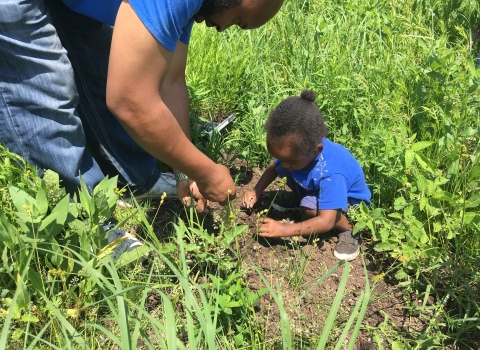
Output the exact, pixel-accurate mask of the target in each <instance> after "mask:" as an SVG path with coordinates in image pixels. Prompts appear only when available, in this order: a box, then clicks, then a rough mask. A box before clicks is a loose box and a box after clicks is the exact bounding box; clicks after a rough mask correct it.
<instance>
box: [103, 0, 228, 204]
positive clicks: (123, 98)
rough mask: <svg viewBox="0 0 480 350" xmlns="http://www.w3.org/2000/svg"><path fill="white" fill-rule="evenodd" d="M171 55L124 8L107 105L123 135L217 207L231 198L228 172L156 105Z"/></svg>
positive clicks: (115, 35)
mask: <svg viewBox="0 0 480 350" xmlns="http://www.w3.org/2000/svg"><path fill="white" fill-rule="evenodd" d="M172 58H173V53H172V52H170V51H168V50H167V49H166V48H165V47H163V46H162V45H161V44H160V43H159V42H158V41H157V40H156V39H155V38H154V37H153V36H152V34H151V33H150V32H149V31H148V30H147V28H145V26H144V25H143V23H142V22H141V21H140V19H139V18H138V16H137V15H136V14H135V12H134V11H133V9H132V8H131V6H130V5H129V4H128V2H126V1H123V2H122V4H121V5H120V8H119V11H118V14H117V20H116V22H115V27H114V31H113V39H112V47H111V52H110V61H109V69H108V80H107V104H108V106H109V108H110V110H111V111H112V112H113V113H114V114H115V115H116V116H117V118H118V119H119V121H120V122H121V123H122V125H123V126H124V128H125V129H126V130H127V132H128V133H129V134H130V135H131V136H132V138H133V139H134V140H135V141H136V142H137V143H138V144H139V145H141V146H142V147H143V148H144V149H145V150H146V151H147V152H149V153H150V154H152V155H153V156H154V157H156V158H158V159H160V160H162V161H163V162H165V163H167V164H169V165H170V166H172V167H173V168H174V169H178V170H180V171H182V172H184V173H185V174H187V175H188V176H189V177H191V178H194V179H196V181H197V184H198V187H199V189H200V191H201V192H202V194H203V195H204V196H205V197H206V198H207V199H210V200H213V201H218V202H220V203H221V204H226V203H227V202H228V193H229V191H230V198H234V196H235V186H234V183H233V180H232V178H231V177H230V174H229V171H228V169H227V168H225V167H224V166H222V165H219V164H215V163H214V162H213V161H212V160H210V159H209V158H208V157H207V156H206V155H204V154H203V153H201V152H200V151H199V150H198V149H197V148H196V147H195V146H194V145H193V144H192V143H191V142H190V140H189V139H188V137H187V136H186V135H185V133H184V132H183V131H182V128H181V127H180V125H179V123H178V122H177V120H176V119H175V117H174V116H173V114H172V112H171V111H170V110H169V108H168V107H167V105H166V104H165V103H164V101H163V100H162V96H161V87H162V84H163V83H164V81H165V79H166V77H167V75H168V72H169V70H170V68H171V66H172Z"/></svg>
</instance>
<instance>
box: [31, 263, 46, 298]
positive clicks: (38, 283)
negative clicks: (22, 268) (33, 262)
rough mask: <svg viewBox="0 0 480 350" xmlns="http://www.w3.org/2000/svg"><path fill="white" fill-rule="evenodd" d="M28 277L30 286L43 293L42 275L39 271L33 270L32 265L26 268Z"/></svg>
mask: <svg viewBox="0 0 480 350" xmlns="http://www.w3.org/2000/svg"><path fill="white" fill-rule="evenodd" d="M28 279H29V281H30V285H31V286H32V288H34V289H35V290H37V291H39V292H40V293H45V288H44V286H43V279H42V276H41V275H40V273H38V272H37V271H35V270H34V269H33V267H30V268H29V269H28Z"/></svg>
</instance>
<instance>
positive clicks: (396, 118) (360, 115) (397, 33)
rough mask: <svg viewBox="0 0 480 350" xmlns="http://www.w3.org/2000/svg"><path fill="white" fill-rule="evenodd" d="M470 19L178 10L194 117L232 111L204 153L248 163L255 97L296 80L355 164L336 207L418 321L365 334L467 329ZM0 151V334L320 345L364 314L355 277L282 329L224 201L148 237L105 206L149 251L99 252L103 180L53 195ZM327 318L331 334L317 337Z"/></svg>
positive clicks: (441, 11) (277, 94) (478, 93)
mask: <svg viewBox="0 0 480 350" xmlns="http://www.w3.org/2000/svg"><path fill="white" fill-rule="evenodd" d="M479 21H480V5H479V3H478V1H476V0H463V1H433V0H419V1H396V2H388V1H370V2H365V1H355V0H344V1H341V2H332V1H321V0H319V1H316V0H315V1H314V0H304V1H301V0H296V1H293V0H292V1H286V3H285V4H284V7H283V8H282V10H281V12H280V13H279V15H277V16H276V17H275V18H274V19H273V20H272V21H270V22H269V23H267V25H265V26H264V27H262V28H260V29H258V30H254V31H246V32H245V31H241V30H238V29H236V28H231V29H229V30H227V31H226V32H224V33H222V34H217V33H216V32H215V31H214V30H213V29H209V28H206V27H205V26H195V27H194V32H193V35H192V40H191V45H190V49H189V61H188V70H187V81H188V85H189V90H190V94H191V107H192V116H194V122H195V123H199V122H201V120H208V119H213V120H218V119H219V118H221V116H226V115H228V114H230V113H231V112H232V111H235V112H236V113H237V118H236V119H235V121H234V123H233V128H232V129H231V130H230V132H229V133H228V134H225V137H223V138H222V137H219V135H216V137H214V138H211V139H207V140H203V141H202V144H199V147H200V148H201V149H202V150H204V151H205V152H206V153H207V154H208V155H209V156H210V157H211V158H212V159H214V160H216V161H223V160H224V159H228V158H229V157H228V156H236V157H239V158H242V159H245V160H246V161H247V162H248V164H249V165H251V166H258V165H259V166H261V165H265V164H266V163H267V162H268V161H269V160H270V157H269V155H268V153H267V151H266V147H265V133H264V130H263V124H264V122H265V120H266V118H267V116H268V113H269V111H270V110H271V109H272V107H273V106H275V105H276V104H278V103H279V102H280V101H281V100H282V99H283V98H285V97H287V96H290V95H298V94H299V93H300V91H301V90H302V89H306V88H308V89H313V90H314V91H316V92H317V93H318V98H317V103H318V106H319V107H320V108H321V110H322V112H323V113H324V115H325V118H326V121H327V125H328V127H329V138H330V139H332V140H333V141H335V142H338V143H341V144H343V145H345V146H346V147H347V148H349V149H350V151H351V152H352V153H353V154H354V155H355V156H356V158H357V159H358V160H359V162H360V163H361V164H362V166H363V168H364V171H365V174H366V177H367V181H368V184H369V186H370V188H371V189H372V192H373V204H372V207H370V208H366V207H365V206H363V207H360V208H359V209H358V210H357V211H355V212H353V213H351V215H352V217H354V218H355V221H356V222H357V225H356V229H365V230H367V231H368V232H369V234H370V235H371V238H372V241H373V242H374V243H373V244H374V245H373V247H372V249H374V251H372V252H371V253H372V254H374V255H373V257H374V258H375V259H378V260H379V261H380V260H381V261H383V262H385V266H390V268H385V271H383V272H384V273H385V274H386V275H387V276H388V277H390V278H396V280H397V281H398V283H399V284H401V285H402V286H403V290H404V293H405V295H406V296H408V297H409V298H407V299H410V297H411V296H413V297H414V299H413V300H421V301H422V303H421V304H420V305H418V304H411V305H410V304H407V305H406V306H405V307H406V310H407V311H408V312H411V313H412V314H415V313H418V312H421V313H422V316H421V317H422V318H423V321H424V322H425V323H426V324H428V326H427V327H426V329H425V330H423V331H422V332H418V333H415V332H413V333H410V334H405V333H403V332H402V330H401V329H399V328H397V327H396V325H395V324H394V323H393V322H392V321H391V320H390V319H389V318H388V316H385V321H384V322H383V323H382V324H381V325H379V326H378V327H375V328H369V329H368V331H369V333H370V334H372V339H373V340H374V342H376V343H377V345H379V346H380V345H382V346H384V347H386V348H398V349H400V348H412V349H413V348H415V349H416V348H446V347H451V348H453V347H454V346H456V347H458V348H462V349H464V348H465V349H469V348H474V346H475V345H478V338H479V337H478V335H479V334H480V298H479V293H478V290H479V289H480V274H479V271H478V266H480V233H479V232H480V214H479V213H480V210H479V206H480V195H479V190H480V164H479V156H480V151H479V147H480V146H479V145H480V133H479V130H480V122H479V119H480V89H479V88H478V85H479V84H480V71H479V70H476V69H475V66H474V61H475V58H476V57H477V55H478V50H479V49H480V45H479V44H477V46H476V47H475V48H471V47H470V41H469V40H470V37H471V30H472V29H473V28H475V26H476V25H477V23H478V22H479ZM193 129H194V131H195V127H194V128H193ZM193 135H194V137H196V135H195V132H193ZM195 139H196V140H197V141H198V142H200V139H199V138H195ZM0 160H1V161H0V256H1V259H2V266H1V267H0V286H1V287H0V288H1V290H0V296H1V299H0V325H1V326H2V332H1V334H0V348H12V349H34V348H38V349H51V348H62V349H63V348H67V349H77V348H82V349H83V348H85V349H87V348H89V349H97V348H105V349H113V348H115V346H117V347H120V348H122V349H129V348H136V347H137V346H138V345H139V344H143V345H142V346H143V347H144V348H151V349H156V348H168V349H171V348H176V347H178V348H186V347H187V344H188V348H190V349H192V348H209V349H213V348H222V349H237V348H238V349H240V348H249V349H273V348H275V349H276V348H284V349H293V348H298V347H299V345H298V344H304V345H301V346H300V347H302V348H318V349H321V348H324V346H325V347H326V348H332V349H333V348H340V347H341V345H342V342H343V340H344V339H347V337H348V339H352V335H353V336H354V335H355V334H358V331H359V330H360V329H361V327H363V324H362V318H363V315H364V314H365V310H366V307H367V306H368V302H369V301H370V297H371V296H370V286H369V285H366V286H365V290H364V291H363V292H362V294H361V295H360V297H359V301H358V303H357V305H356V306H355V311H356V312H354V313H352V317H351V318H350V319H348V320H347V322H346V323H344V324H341V325H340V324H338V323H337V320H336V311H337V310H336V308H335V307H332V308H331V310H328V312H330V313H328V312H327V313H328V316H327V315H326V317H325V318H326V324H325V325H324V329H325V330H326V331H325V332H324V333H322V334H318V337H317V338H315V339H313V338H312V339H309V340H308V341H307V340H306V339H301V338H299V337H298V335H296V334H295V333H294V331H293V330H292V329H291V328H290V323H289V320H288V315H287V313H286V312H285V309H284V307H283V305H282V298H281V295H282V290H281V289H280V288H278V287H277V286H271V285H269V284H268V283H266V286H267V287H266V288H265V289H263V290H261V291H259V292H257V293H251V292H250V291H249V289H248V287H247V286H246V285H245V284H244V274H245V271H244V270H243V269H242V268H241V264H240V259H239V256H238V252H236V251H235V249H233V248H232V247H234V246H235V244H233V243H235V242H236V240H237V239H238V238H239V237H241V236H242V235H244V234H246V232H245V231H244V228H242V227H237V226H236V225H235V223H234V222H232V220H231V217H230V213H234V210H233V211H227V213H226V217H225V218H223V221H222V222H221V223H220V226H221V234H220V235H219V236H218V237H215V236H214V235H213V234H212V233H209V232H207V231H206V230H204V229H203V227H202V225H201V223H200V221H199V220H198V219H197V218H195V215H194V213H189V214H190V215H189V217H190V220H188V222H186V223H183V222H174V223H173V224H175V225H174V226H172V227H174V230H175V233H176V236H175V237H174V238H172V240H171V241H170V242H160V241H159V240H158V239H157V238H156V237H155V234H154V233H153V230H152V226H151V223H150V222H149V221H148V219H147V217H146V215H145V210H144V209H143V208H136V209H133V210H131V211H122V212H117V213H116V214H115V215H117V217H118V218H120V223H121V225H127V226H130V227H131V226H138V227H139V232H140V233H141V234H143V235H144V236H145V237H146V239H147V241H149V242H150V245H148V248H147V250H150V257H149V258H148V263H147V264H141V263H139V262H135V261H136V259H135V258H136V257H135V256H130V257H129V256H127V257H126V259H128V258H131V260H133V261H134V262H133V263H130V264H127V261H124V263H125V264H126V265H125V266H121V265H122V264H121V263H119V264H117V266H114V265H113V263H112V262H111V261H110V260H109V259H108V258H101V257H102V256H103V255H104V254H105V253H108V247H107V250H102V249H103V247H104V245H103V243H104V242H103V241H104V238H105V237H103V236H102V234H101V231H99V224H100V220H101V218H102V217H106V216H108V215H109V214H110V213H111V211H112V210H113V206H114V204H113V203H114V202H115V199H116V196H117V195H118V190H116V189H115V188H114V179H113V180H109V181H106V182H105V183H104V184H103V185H102V186H100V187H99V188H98V190H97V192H96V193H95V194H94V195H93V196H89V195H87V193H86V191H84V192H83V195H82V196H79V198H77V204H73V203H68V201H65V200H63V201H62V199H64V198H65V194H64V191H63V190H62V189H61V188H60V187H59V186H58V179H57V178H56V177H55V174H51V173H50V174H48V176H47V177H46V178H44V180H43V181H42V180H41V179H39V178H38V177H37V176H36V175H35V171H34V170H33V169H32V168H31V167H28V166H27V165H25V164H24V162H23V161H22V160H21V159H19V158H18V157H17V156H15V155H13V154H11V153H9V152H7V151H6V150H5V149H3V148H1V149H0ZM85 218H88V219H89V220H88V224H86V223H85V220H84V219H85ZM45 237H47V238H45ZM91 249H93V253H92V251H91ZM213 251H215V252H216V253H215V254H213V253H212V252H213ZM97 256H98V257H97ZM187 257H188V259H187ZM302 264H308V259H307V260H305V261H303V262H302ZM339 266H340V265H339ZM339 266H336V267H335V268H337V267H339ZM347 267H348V264H347V265H346V266H344V271H345V270H346V269H347ZM251 268H252V269H258V267H256V266H252V267H251ZM296 271H297V270H296ZM259 272H260V271H259ZM380 272H382V271H379V273H380ZM330 273H332V270H330V271H328V272H327V274H326V275H325V276H321V277H319V279H318V282H317V283H321V282H322V281H323V279H324V278H326V277H327V275H329V274H330ZM301 274H302V266H299V270H298V271H297V272H295V276H296V278H297V277H301ZM231 276H234V278H231ZM265 282H266V281H265ZM293 282H294V283H295V284H297V283H298V281H297V280H294V281H293ZM344 283H345V279H344V278H342V279H341V280H340V283H339V290H338V294H337V296H336V297H335V299H334V302H335V305H338V304H339V303H341V299H342V286H344ZM372 288H373V287H372ZM307 292H308V291H307ZM264 293H269V294H270V295H271V297H272V298H273V299H274V300H275V301H276V303H277V306H278V308H279V311H280V315H281V327H282V329H283V330H284V331H283V332H282V334H281V340H280V343H276V344H272V343H270V342H269V339H266V334H264V332H262V331H263V330H264V327H263V325H262V324H261V322H260V320H258V319H257V318H256V314H255V310H254V305H255V303H256V302H257V300H258V298H260V297H261V296H262V295H263V294H264ZM429 297H433V298H434V299H433V300H435V302H434V304H433V305H428V304H427V300H429ZM152 298H153V299H154V300H157V301H158V303H157V304H152V302H151V300H152ZM425 310H428V313H425V312H424V311H425ZM339 328H341V329H340V330H338V329H339ZM332 329H335V330H336V331H335V332H336V333H335V334H339V338H338V340H341V341H339V342H335V340H334V339H331V338H328V336H329V332H328V330H332ZM353 339H354V338H353ZM353 341H354V340H353ZM475 341H477V343H475ZM344 344H348V345H347V346H348V347H349V348H352V347H353V343H352V341H350V343H344Z"/></svg>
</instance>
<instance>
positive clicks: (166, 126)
mask: <svg viewBox="0 0 480 350" xmlns="http://www.w3.org/2000/svg"><path fill="white" fill-rule="evenodd" d="M110 107H111V110H112V112H113V113H114V114H115V115H116V116H117V118H118V119H119V121H120V122H121V123H122V125H123V127H124V128H125V130H127V132H128V133H129V134H130V136H132V138H133V139H134V140H135V141H136V142H137V143H138V144H139V145H140V146H142V147H143V148H144V149H145V150H146V151H147V152H149V153H150V154H152V155H153V156H154V157H155V158H157V159H160V160H161V161H163V162H165V163H167V164H169V165H170V166H171V167H173V168H174V169H178V170H180V171H181V172H184V173H185V174H187V175H188V176H189V177H191V178H193V179H195V178H197V177H204V178H206V177H208V175H209V172H210V171H211V169H212V167H213V166H214V163H213V161H211V160H210V159H209V158H208V157H207V156H206V155H204V154H203V153H201V152H200V151H199V150H198V149H197V148H196V147H195V146H194V145H193V144H192V143H191V142H190V140H189V139H188V138H187V136H186V135H185V133H184V132H183V130H182V128H181V127H180V125H179V123H178V122H177V120H176V118H175V117H174V116H173V114H172V113H171V111H170V110H169V109H168V108H167V106H166V105H165V104H164V103H163V102H162V101H161V100H159V101H158V102H157V103H152V102H151V100H150V103H149V104H148V105H146V104H143V105H138V104H131V105H130V106H128V105H127V104H126V103H125V101H124V102H123V103H119V104H118V105H114V106H110Z"/></svg>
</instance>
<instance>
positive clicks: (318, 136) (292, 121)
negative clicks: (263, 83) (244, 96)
mask: <svg viewBox="0 0 480 350" xmlns="http://www.w3.org/2000/svg"><path fill="white" fill-rule="evenodd" d="M316 97H317V94H316V93H315V92H314V91H312V90H303V91H302V93H301V94H300V96H291V97H288V98H286V99H285V100H283V101H282V102H280V104H279V105H278V106H277V107H275V108H274V109H273V111H272V112H271V113H270V116H269V117H268V120H267V122H266V124H265V130H266V131H267V140H268V142H269V143H275V144H282V143H283V142H285V140H286V139H287V138H289V139H290V138H291V137H293V138H294V142H295V146H296V149H297V152H298V154H306V153H308V152H310V151H311V150H313V149H314V148H315V146H316V145H317V144H318V143H320V142H321V141H322V138H324V137H326V136H327V133H328V132H327V126H326V125H325V120H324V119H323V116H322V113H320V110H319V109H318V107H317V106H316V105H315V103H314V102H315V99H316Z"/></svg>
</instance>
